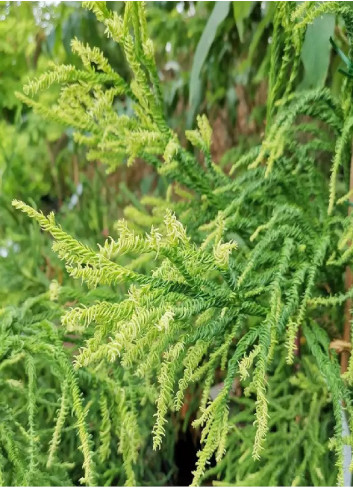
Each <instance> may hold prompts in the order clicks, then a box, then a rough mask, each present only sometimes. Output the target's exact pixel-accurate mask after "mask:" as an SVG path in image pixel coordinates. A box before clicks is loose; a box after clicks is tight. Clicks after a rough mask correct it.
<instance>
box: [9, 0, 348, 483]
mask: <svg viewBox="0 0 353 489" xmlns="http://www.w3.org/2000/svg"><path fill="white" fill-rule="evenodd" d="M84 3H85V7H86V8H88V9H90V10H92V11H93V12H94V13H95V15H96V16H97V19H98V20H99V21H100V22H102V23H103V25H104V27H105V33H106V35H107V36H108V37H109V38H111V39H113V40H114V41H115V42H116V43H118V44H119V45H120V46H121V48H122V49H123V51H124V53H125V57H126V61H127V64H128V65H129V67H130V76H129V77H128V79H126V78H123V77H122V76H121V75H120V74H119V73H117V72H115V71H113V69H112V68H111V66H110V65H109V62H108V60H107V59H106V58H105V57H104V54H103V53H102V52H100V51H99V50H98V49H97V48H94V47H91V46H88V45H83V44H82V43H80V41H78V40H77V39H74V40H73V41H72V49H73V51H74V52H75V53H76V54H77V55H78V56H80V58H81V60H82V68H81V69H78V68H75V67H73V66H70V65H65V66H53V68H52V70H51V71H50V72H48V73H46V74H44V75H41V76H40V77H39V78H37V79H33V80H31V81H30V82H29V83H28V84H27V85H26V86H25V87H24V93H23V94H22V93H21V94H18V97H19V98H20V99H21V100H22V101H24V102H25V103H27V104H28V105H29V106H31V107H33V109H34V110H35V111H37V112H38V113H39V114H41V115H42V116H44V117H46V118H49V119H53V120H55V121H57V122H60V123H62V124H64V125H67V126H69V127H72V128H74V130H75V133H74V137H75V140H76V141H77V142H78V143H79V144H82V145H84V146H85V147H87V148H88V152H87V157H88V159H99V160H101V161H102V162H104V163H105V164H106V166H107V169H108V170H110V171H113V170H114V169H115V168H116V167H117V166H118V165H120V164H122V163H124V162H127V164H128V165H132V164H136V165H137V164H138V160H141V159H143V160H145V161H147V162H148V163H150V164H151V165H152V166H153V167H154V168H155V169H156V171H157V172H158V173H159V174H160V175H162V176H163V177H164V178H167V179H168V181H169V182H170V186H169V189H168V192H167V194H166V196H165V198H164V199H163V198H156V197H150V196H145V197H144V198H143V203H144V205H145V206H146V207H147V208H148V209H149V213H143V212H142V211H140V210H137V209H134V210H131V209H130V211H129V214H128V218H129V219H128V221H127V220H120V221H118V222H117V223H116V226H115V232H116V237H115V238H114V237H109V238H108V239H107V240H106V241H105V243H103V244H101V245H98V246H97V248H92V247H89V246H87V245H86V244H84V243H81V242H80V241H78V240H77V239H75V238H74V237H73V236H71V235H69V234H68V233H66V232H65V230H64V229H62V227H61V226H60V224H59V223H57V222H56V220H55V216H54V214H53V213H51V214H49V215H48V216H45V215H44V214H43V213H41V212H40V211H38V210H36V209H33V208H32V207H30V206H28V205H27V204H25V203H23V202H19V201H16V200H15V201H14V202H13V205H14V206H15V207H16V208H17V209H20V210H21V211H23V212H25V213H26V214H27V215H28V216H29V217H31V218H32V219H35V220H36V221H37V222H38V223H39V225H40V226H41V228H42V229H43V230H45V231H47V232H48V233H50V234H51V236H52V238H53V240H54V241H53V249H54V251H55V252H56V253H57V254H58V256H59V257H60V259H62V260H63V261H64V263H65V266H66V269H67V271H68V273H69V274H70V275H71V276H72V277H73V278H76V279H80V280H81V281H82V282H84V283H85V284H86V286H88V288H89V289H92V292H89V294H87V295H86V294H85V293H82V294H81V295H80V297H79V298H78V302H79V303H80V304H79V305H75V307H72V308H67V307H65V306H64V304H65V302H64V303H63V306H62V307H63V308H65V312H64V313H63V315H62V318H61V323H62V326H61V327H60V328H56V327H55V326H53V325H52V324H51V323H50V319H49V316H50V313H49V311H50V310H51V309H50V307H52V306H50V307H49V309H48V312H45V311H46V310H47V309H45V311H44V313H43V314H44V319H42V320H41V321H40V322H39V324H38V322H34V323H33V321H35V320H34V319H33V317H32V320H31V322H29V323H26V325H27V326H26V327H28V333H26V334H19V331H20V330H21V331H22V322H23V321H24V319H23V318H24V317H25V316H23V315H21V314H22V313H20V312H19V313H16V315H15V316H11V320H7V321H6V322H5V326H4V331H3V335H4V341H3V342H1V345H5V346H2V348H5V349H6V352H5V351H4V352H3V358H5V360H3V361H2V365H3V364H4V362H7V363H5V367H4V368H7V367H6V365H9V362H10V364H11V365H12V363H16V365H17V364H18V362H20V361H22V359H23V362H24V363H23V367H21V368H22V370H21V372H22V374H21V375H23V376H25V378H26V379H27V380H26V390H25V391H24V392H23V395H25V396H26V399H27V400H26V403H25V405H24V404H22V412H21V416H22V415H23V416H27V418H26V419H27V421H22V422H20V421H19V418H18V416H19V414H18V413H11V412H10V411H9V412H8V416H12V418H11V420H12V423H13V426H17V425H18V423H20V426H21V439H14V437H13V436H12V435H11V434H9V435H7V436H6V437H5V438H4V439H5V440H6V442H5V443H3V445H2V452H1V458H0V461H1V467H2V472H3V473H4V474H7V475H3V480H5V481H7V479H4V478H5V477H11V476H9V475H8V474H11V471H13V472H12V473H13V474H15V472H16V466H17V465H16V464H18V463H19V462H18V457H17V455H16V450H18V445H20V446H22V445H24V444H26V445H27V450H28V454H29V471H28V472H27V473H26V477H27V479H28V477H30V476H32V475H33V474H34V473H35V471H42V472H43V473H44V474H45V473H46V472H45V468H44V467H45V465H44V461H43V456H44V455H43V453H38V448H37V446H38V437H40V439H41V441H44V440H45V436H48V435H47V431H45V436H44V434H43V436H41V435H40V434H39V433H37V432H36V417H35V412H36V410H38V409H39V408H40V409H44V406H43V407H42V404H44V405H45V406H46V405H47V403H43V402H42V401H43V399H44V397H43V394H42V393H41V392H39V391H38V381H39V379H42V377H41V376H40V377H39V375H40V371H41V368H43V367H41V365H42V363H41V362H45V361H47V362H48V365H50V368H51V369H52V370H53V372H52V374H53V375H54V377H55V378H56V379H57V380H56V382H57V384H58V385H57V390H58V391H59V392H60V396H59V397H60V401H59V410H58V412H57V414H55V413H53V409H51V415H50V416H49V417H46V421H47V423H48V426H52V425H53V423H54V418H55V419H56V421H55V425H54V427H52V431H51V441H50V447H51V448H50V452H49V459H47V461H46V462H45V463H46V466H47V465H48V464H50V463H53V464H54V465H55V464H56V463H59V461H58V459H56V458H55V457H56V455H55V450H56V448H58V447H59V445H60V442H61V440H64V438H65V439H66V431H65V430H67V429H69V428H68V427H70V426H73V424H72V419H70V417H69V416H72V417H74V418H75V419H76V421H75V430H76V431H77V433H78V437H79V440H80V448H81V452H82V468H83V479H82V482H85V483H87V484H90V485H93V484H95V483H102V482H103V483H105V482H106V481H107V480H108V481H109V477H108V478H107V475H106V474H105V472H107V471H108V472H109V471H110V470H111V472H109V474H110V475H111V474H113V475H111V476H112V477H113V478H114V477H115V474H114V470H116V471H120V470H121V464H122V467H123V471H124V474H125V475H124V476H121V477H122V478H124V479H125V481H126V483H127V484H137V483H141V482H143V475H141V465H142V467H143V464H144V463H146V465H147V461H146V460H147V459H146V457H144V456H143V454H144V450H147V449H148V446H149V445H148V444H149V436H150V434H151V436H152V439H153V448H154V449H155V450H158V449H160V448H161V447H162V445H163V444H164V443H168V434H169V430H170V426H171V423H170V418H171V415H172V414H171V413H176V414H177V413H179V412H180V410H181V409H182V408H183V409H185V407H186V408H188V407H189V409H190V410H191V409H193V408H192V407H191V406H192V405H194V404H195V403H193V404H191V403H185V399H186V396H187V395H189V394H190V393H191V396H192V397H193V400H194V401H195V402H196V404H197V409H196V413H195V412H192V413H189V417H191V418H192V419H193V421H192V425H193V427H194V428H195V429H196V430H197V432H199V433H200V442H201V448H200V450H199V452H198V457H197V463H196V467H195V470H194V472H193V482H192V484H193V485H195V486H197V485H200V484H201V483H203V482H205V481H206V480H209V479H213V478H215V479H217V480H220V481H221V482H222V481H223V482H227V483H233V484H238V485H242V484H244V485H247V484H256V483H258V484H269V485H275V484H278V485H283V484H288V485H292V484H293V485H298V484H300V485H305V484H308V485H320V484H326V485H327V484H330V483H333V482H334V481H333V478H335V480H336V481H337V483H338V484H343V481H344V477H346V472H347V470H348V467H346V465H347V464H346V461H345V458H344V453H345V452H344V447H345V446H346V445H348V446H351V445H352V440H351V435H350V431H352V429H353V417H352V390H351V385H352V382H353V361H350V362H349V365H348V369H347V370H346V371H345V372H344V373H343V375H342V374H341V372H340V365H339V361H338V360H339V358H338V355H337V353H336V351H335V348H334V345H335V343H332V341H333V340H336V339H338V338H340V337H341V336H342V331H343V326H344V314H343V309H344V305H345V304H347V301H349V300H350V299H351V298H352V296H353V288H352V287H351V286H349V287H347V285H346V284H345V273H346V268H347V267H350V265H351V260H352V255H353V245H352V234H353V231H352V229H353V227H352V224H353V223H352V219H353V217H352V215H351V214H350V213H349V212H347V208H348V206H347V203H348V204H349V205H350V204H351V200H352V193H353V191H352V188H351V187H352V185H350V157H351V137H352V132H353V111H352V81H351V77H352V70H351V64H350V63H351V62H350V57H351V49H352V42H353V38H352V35H353V31H352V29H353V27H352V26H353V11H352V10H351V8H350V7H349V5H348V4H346V3H345V2H341V3H340V2H325V3H320V2H305V3H302V4H300V5H297V4H295V3H292V2H282V3H278V4H277V5H276V12H275V17H274V24H273V35H272V41H271V48H270V50H271V51H270V66H269V77H268V79H269V87H268V101H267V116H266V133H265V134H264V137H263V141H262V144H261V145H260V146H256V147H252V148H251V149H250V150H249V151H248V152H246V153H244V154H243V155H242V156H241V157H240V158H239V159H238V160H237V161H234V163H233V165H232V168H231V169H230V171H229V172H225V171H223V170H222V169H221V168H220V167H219V166H218V165H216V164H215V163H214V162H213V160H212V155H211V143H212V128H211V127H210V124H209V122H208V120H207V118H206V116H205V115H199V116H198V117H197V126H196V127H195V129H193V130H188V131H186V133H185V136H186V138H187V140H188V142H189V143H188V146H187V147H185V146H183V145H182V144H181V142H180V138H179V137H178V135H177V132H176V131H175V130H173V129H172V128H171V127H169V126H168V124H167V121H166V118H165V114H164V108H163V97H162V88H163V87H161V84H160V80H159V76H158V68H157V66H156V64H155V60H154V52H153V43H152V41H151V40H150V39H149V38H148V34H147V26H146V19H145V14H144V6H143V4H142V3H139V2H126V4H125V10H124V15H123V16H120V15H118V14H117V13H116V12H114V11H112V10H110V9H109V5H106V4H105V3H104V2H84ZM327 13H331V14H334V15H335V16H337V17H339V18H340V19H343V22H344V26H345V35H346V36H347V39H348V43H349V53H348V57H347V56H346V55H343V53H342V52H341V51H339V50H338V48H336V50H337V51H338V52H339V53H340V54H341V56H342V57H343V59H344V61H345V62H346V64H347V70H346V71H345V74H343V75H342V76H343V83H342V89H341V93H340V94H339V96H338V97H334V96H333V95H332V92H331V91H330V89H329V88H327V87H326V88H320V89H315V90H309V91H299V90H297V87H298V84H299V80H300V54H301V50H302V46H303V42H304V37H305V32H306V29H307V26H308V25H309V24H310V23H311V22H313V21H314V19H315V18H317V17H319V16H321V15H323V14H327ZM344 75H345V76H344ZM52 84H59V85H60V86H61V87H62V88H61V92H60V97H59V99H58V101H57V104H56V105H55V106H44V105H42V104H40V103H39V102H38V101H37V99H36V95H37V93H38V92H41V91H43V90H45V89H47V88H48V87H50V86H51V85H52ZM120 97H123V98H124V100H129V101H131V104H132V108H133V113H131V112H129V111H128V110H127V111H126V112H124V113H122V112H119V111H117V110H116V101H117V100H118V99H119V98H120ZM146 263H148V264H149V265H150V267H148V266H147V267H146V266H145V265H146ZM149 270H150V271H149ZM107 290H110V293H107V292H106V291H107ZM99 291H102V292H101V294H102V295H99V294H100V293H99ZM104 291H105V292H104ZM90 294H91V295H90ZM95 294H97V295H95ZM105 294H107V296H105ZM90 298H91V299H90ZM348 304H349V302H348ZM6 314H8V313H6ZM11 314H12V313H11ZM46 314H47V315H48V317H47V316H46ZM42 331H43V332H42ZM68 332H69V333H71V334H74V337H75V342H76V346H77V348H76V351H74V352H73V354H74V362H73V364H72V363H71V361H70V355H69V353H68V352H67V351H66V350H67V349H66V350H65V351H64V353H63V349H64V347H63V341H64V338H65V334H67V333H68ZM299 345H301V346H300V348H299ZM6 355H7V357H6ZM46 355H49V357H50V360H49V359H48V360H44V359H45V358H46ZM11 362H12V363H11ZM23 369H24V370H23ZM48 375H49V374H48ZM36 378H37V379H38V380H37V381H36ZM81 378H82V382H84V383H86V384H85V387H84V388H83V387H80V379H81ZM220 379H221V380H222V384H221V389H220V392H219V393H218V394H217V395H216V396H214V395H212V387H213V386H214V384H215V383H216V382H218V381H219V380H220ZM44 380H45V377H44V379H43V381H42V380H41V385H42V384H43V386H42V388H43V389H45V382H44ZM14 382H15V381H12V382H11V381H10V383H9V382H8V381H7V384H9V385H7V387H6V389H11V388H12V387H14V388H15V389H16V388H17V386H12V385H11V383H12V384H14ZM15 383H16V382H15ZM50 385H52V384H50ZM51 389H53V387H51ZM80 389H81V390H80ZM6 392H9V391H6ZM80 392H81V394H80ZM53 394H54V393H53ZM8 395H9V396H10V393H9V394H8ZM40 402H41V404H40ZM57 403H58V401H57V399H56V400H54V398H53V401H52V404H50V406H52V407H53V408H54V406H56V405H57ZM8 404H9V405H10V402H9V403H8ZM70 408H71V410H72V413H71V414H70V413H69V411H70ZM46 409H48V410H49V404H48V407H47V408H46ZM89 419H92V420H93V421H92V422H91V423H89V421H88V420H89ZM168 421H169V422H168ZM23 423H25V424H26V423H27V424H26V426H27V428H24V427H23ZM347 423H348V426H349V429H348V428H347V426H346V425H347ZM9 426H12V425H9ZM11 429H14V428H11ZM40 429H41V430H47V429H49V428H43V427H41V428H40ZM49 431H50V429H49ZM97 433H99V437H100V440H101V443H100V445H99V444H98V445H97V440H96V437H97V436H98V435H97ZM170 436H171V437H173V433H171V434H170ZM113 439H114V440H117V439H118V452H119V454H121V462H119V460H120V459H118V458H117V453H116V452H117V449H116V442H115V445H113V441H112V440H113ZM6 443H7V445H6ZM72 443H73V442H72ZM71 446H72V445H71ZM60 454H61V457H62V460H65V462H64V464H61V465H60V469H59V468H58V471H59V470H60V471H65V470H66V466H67V464H69V457H68V458H67V459H66V456H65V451H61V452H60ZM119 456H120V455H119ZM162 456H163V453H162ZM42 461H43V463H42ZM105 461H106V465H105V466H104V463H103V462H105ZM119 463H120V465H119ZM210 463H211V464H212V467H211V468H209V464H210ZM5 464H6V469H5V468H4V467H5ZM65 464H66V465H65ZM9 467H11V468H9ZM103 467H105V469H103ZM351 468H352V467H351ZM16 473H17V474H19V472H18V471H17V472H16ZM60 474H61V472H58V477H60ZM104 474H105V475H104ZM110 475H109V476H110ZM13 477H15V476H13ZM65 477H66V476H65ZM27 479H24V480H25V481H27ZM11 480H12V479H11ZM13 480H15V479H13ZM16 480H17V479H16ZM111 480H113V479H111ZM114 480H115V481H116V479H114ZM118 480H119V482H120V481H121V479H118ZM108 483H109V482H108Z"/></svg>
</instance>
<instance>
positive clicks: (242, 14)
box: [232, 2, 254, 42]
mask: <svg viewBox="0 0 353 489" xmlns="http://www.w3.org/2000/svg"><path fill="white" fill-rule="evenodd" d="M232 3H233V15H234V20H235V24H236V26H237V29H238V34H239V38H240V42H243V41H244V22H243V21H244V19H246V17H248V16H249V15H250V13H251V11H252V9H253V6H254V2H232Z"/></svg>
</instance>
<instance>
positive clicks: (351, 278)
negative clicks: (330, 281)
mask: <svg viewBox="0 0 353 489" xmlns="http://www.w3.org/2000/svg"><path fill="white" fill-rule="evenodd" d="M352 188H353V144H352V150H351V166H350V176H349V190H352ZM352 205H353V200H352V197H350V198H349V202H348V215H350V214H351V212H352ZM348 246H351V243H348ZM352 284H353V275H352V269H351V267H350V266H347V267H346V274H345V289H346V290H349V289H350V288H351V287H352ZM351 310H352V299H347V301H346V304H345V308H344V326H343V336H342V339H343V340H344V341H348V342H349V341H350V340H351V320H352V313H351ZM349 355H350V352H349V351H346V350H343V351H342V354H341V373H344V372H346V370H347V368H348V360H349Z"/></svg>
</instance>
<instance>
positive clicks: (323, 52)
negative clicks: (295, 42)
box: [300, 14, 335, 89]
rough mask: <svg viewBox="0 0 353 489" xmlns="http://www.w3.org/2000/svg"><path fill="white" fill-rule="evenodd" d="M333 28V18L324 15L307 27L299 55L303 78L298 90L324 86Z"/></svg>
mask: <svg viewBox="0 0 353 489" xmlns="http://www.w3.org/2000/svg"><path fill="white" fill-rule="evenodd" d="M334 28H335V16H334V15H332V14H325V15H323V16H322V17H318V18H316V19H315V20H314V22H313V23H312V24H311V25H309V26H308V28H307V31H306V34H305V39H304V44H303V48H302V53H301V59H302V61H303V65H304V78H303V81H302V83H301V84H300V89H311V88H320V87H322V86H323V85H324V83H325V80H326V76H327V70H328V67H329V63H330V53H331V45H330V37H331V36H332V35H333V31H334Z"/></svg>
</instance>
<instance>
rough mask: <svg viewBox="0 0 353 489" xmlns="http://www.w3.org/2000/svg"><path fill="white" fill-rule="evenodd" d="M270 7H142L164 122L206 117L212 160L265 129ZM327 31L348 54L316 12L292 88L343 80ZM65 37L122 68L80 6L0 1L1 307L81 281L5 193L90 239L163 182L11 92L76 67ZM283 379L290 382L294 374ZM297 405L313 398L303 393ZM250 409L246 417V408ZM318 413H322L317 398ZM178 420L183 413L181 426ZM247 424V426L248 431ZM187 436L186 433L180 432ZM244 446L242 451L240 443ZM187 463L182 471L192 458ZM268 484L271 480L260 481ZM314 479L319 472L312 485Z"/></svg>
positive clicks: (335, 86) (188, 122) (118, 6)
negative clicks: (52, 71)
mask: <svg viewBox="0 0 353 489" xmlns="http://www.w3.org/2000/svg"><path fill="white" fill-rule="evenodd" d="M109 6H110V8H112V9H115V10H117V11H120V10H122V9H123V3H122V2H110V5H109ZM275 6H276V5H275V2H259V1H249V2H248V1H245V2H229V1H224V2H202V1H199V2H173V1H160V2H148V4H147V16H148V26H149V31H150V37H151V38H152V39H153V41H154V45H155V49H156V57H157V65H158V66H159V68H160V73H159V75H160V78H161V79H162V80H163V86H164V98H165V107H166V111H167V117H168V119H169V122H170V125H171V126H172V127H173V128H175V130H176V131H177V132H178V133H179V135H180V137H181V139H182V140H183V134H184V130H185V129H186V128H189V127H192V126H193V125H194V120H195V116H196V114H198V113H206V114H207V115H208V118H209V120H210V122H211V125H212V127H213V145H212V152H213V157H214V160H215V161H216V162H218V163H219V164H220V165H224V166H228V165H230V164H231V162H233V161H234V160H235V158H236V157H237V156H238V155H240V154H241V153H242V151H244V150H245V149H248V148H250V147H251V146H253V145H254V144H256V143H257V142H258V141H259V140H260V139H261V137H262V136H263V134H264V132H265V130H266V123H265V115H266V114H265V104H266V97H267V76H268V65H269V55H270V51H269V46H270V44H271V34H272V20H273V14H274V10H275ZM330 36H332V37H334V39H335V41H336V43H337V45H338V46H339V47H340V48H341V49H342V50H343V51H345V52H346V51H347V39H346V37H345V34H344V31H343V30H342V29H341V27H340V23H339V20H338V21H337V19H334V18H333V17H332V16H331V15H324V16H323V17H321V18H319V19H317V20H315V22H314V23H313V24H312V25H311V26H310V27H309V29H308V31H307V34H306V39H305V42H304V46H303V50H302V54H301V58H302V66H301V73H302V81H301V84H300V85H299V88H298V90H301V89H307V88H317V87H320V86H323V85H325V84H328V83H329V84H330V87H331V90H333V91H334V92H336V93H338V91H339V88H340V85H341V83H342V77H341V76H340V74H339V73H338V68H339V66H340V63H341V62H340V59H339V57H338V56H333V52H332V49H331V46H330V44H329V38H330ZM74 37H77V38H78V39H80V40H81V41H84V42H89V43H90V45H91V46H94V45H95V46H98V47H100V48H101V49H102V50H103V52H104V53H105V54H106V56H107V58H108V59H109V61H110V63H111V65H112V66H113V68H119V72H124V64H125V60H124V58H123V56H122V53H121V51H120V50H119V48H118V47H117V45H116V44H115V43H113V42H112V41H111V40H108V39H107V38H106V37H105V36H104V35H103V31H102V25H100V24H99V23H98V22H97V21H96V18H95V16H94V15H93V14H92V13H91V12H89V11H86V10H85V9H83V8H82V7H81V4H80V2H55V1H54V2H16V1H15V2H0V131H1V139H0V302H1V304H2V305H3V306H7V305H13V306H20V305H21V304H22V303H24V301H25V300H26V299H27V298H28V297H32V296H35V295H39V294H41V293H43V292H44V291H46V290H48V287H49V284H50V283H51V281H52V280H54V279H55V280H57V281H58V282H59V284H61V283H63V279H64V277H65V284H66V285H71V286H72V287H74V288H75V287H79V285H77V284H75V283H74V282H73V281H71V280H70V278H69V277H68V276H67V274H66V271H65V269H64V267H63V265H62V264H61V263H60V262H59V261H58V259H57V258H56V257H55V255H54V253H52V252H51V249H50V243H49V240H48V238H47V236H44V235H42V233H41V231H40V230H39V228H38V227H37V225H36V224H35V223H34V222H33V223H32V221H30V220H29V219H27V218H26V217H25V216H23V215H21V214H20V213H19V212H16V211H15V210H14V209H13V208H12V206H11V201H12V199H14V198H16V199H21V200H24V201H26V202H28V203H30V204H32V205H33V206H35V207H37V208H40V209H42V210H43V211H44V212H49V211H51V210H54V211H55V212H56V213H57V215H58V222H60V223H61V224H62V226H63V227H64V228H65V230H66V231H68V232H69V233H71V234H74V235H75V236H76V237H78V238H79V239H81V240H82V241H84V242H89V243H93V244H95V243H97V242H98V243H101V242H102V241H103V240H104V239H105V238H106V237H107V236H108V235H109V234H113V233H114V231H113V227H112V226H113V223H114V222H115V221H116V220H117V219H118V218H119V217H122V216H123V215H124V213H125V214H127V215H130V216H131V215H132V214H133V212H132V211H131V209H133V208H137V209H141V207H143V204H141V203H140V198H141V197H142V196H143V195H146V194H149V195H155V196H159V195H164V194H165V191H166V189H167V183H166V182H165V181H164V179H163V177H161V176H158V175H157V174H156V173H155V172H154V170H153V168H151V167H148V166H147V165H145V164H144V163H143V162H140V163H139V164H137V165H135V166H133V167H131V168H127V167H126V166H122V167H120V168H119V169H118V170H117V171H115V172H114V173H111V174H109V175H108V174H106V172H105V169H104V167H103V166H102V165H101V163H100V162H99V161H94V162H90V163H88V162H87V161H86V158H85V153H84V150H83V149H82V148H79V147H78V146H77V145H76V144H75V143H74V141H73V138H72V133H71V131H70V129H67V128H63V127H61V126H59V125H57V124H55V123H53V122H48V121H45V120H43V119H41V118H40V117H39V116H38V115H36V114H35V113H34V112H33V111H31V110H30V109H29V108H28V107H25V106H23V105H22V103H21V102H20V101H19V100H18V99H17V98H16V96H15V92H16V91H17V90H18V91H20V90H21V89H22V86H23V84H24V83H25V82H26V80H27V79H28V78H29V77H32V76H33V74H34V73H36V75H38V74H40V73H42V72H44V71H45V70H46V69H47V67H48V65H49V64H50V63H66V64H74V65H75V64H76V63H78V59H77V57H76V56H75V55H73V54H72V53H71V49H70V41H71V39H72V38H74ZM126 73H127V70H126ZM56 90H57V89H56V88H52V89H51V90H48V91H45V92H44V93H43V94H42V95H41V97H46V98H51V101H54V100H55V99H56V96H57V92H56ZM119 103H125V106H124V110H126V111H127V112H128V111H129V110H130V108H129V102H128V101H125V102H119ZM184 142H185V144H187V142H186V141H185V140H184ZM143 266H148V264H144V265H143ZM58 316H59V313H58ZM292 385H296V384H295V381H294V380H293V382H292ZM320 388H322V389H323V387H322V386H321V387H320ZM303 395H304V394H303ZM325 396H327V393H325ZM325 399H326V397H325ZM190 402H192V396H191V400H190ZM305 402H307V403H310V402H311V401H310V399H306V398H305ZM249 409H250V411H249V412H251V410H252V409H253V406H250V407H249ZM285 409H287V407H286V406H285V404H284V405H283V410H285ZM313 409H314V408H313ZM315 409H316V408H315ZM317 409H318V410H321V411H320V413H322V412H323V411H324V405H322V406H321V405H320V407H319V408H317ZM283 410H282V411H281V413H282V414H283V412H284V411H283ZM315 412H316V411H315ZM320 415H322V414H320ZM244 416H245V415H244ZM188 421H189V420H188V419H187V420H184V431H185V430H186V428H187V426H188ZM326 422H327V423H330V422H331V419H327V420H326ZM252 429H253V427H252V425H251V426H250V425H249V430H252ZM188 436H189V435H188V434H187V433H186V434H185V437H188ZM190 436H191V435H190ZM249 439H251V437H250V438H249ZM188 440H189V439H188ZM189 441H190V440H189ZM243 449H244V450H245V449H247V447H246V446H245V445H244V447H243V448H239V450H243ZM184 450H185V447H184ZM238 455H239V454H237V456H238ZM177 456H178V455H176V457H177ZM189 458H190V461H189V462H190V463H189V465H190V466H191V468H192V464H193V459H192V456H190V457H189ZM183 463H184V462H182V463H180V464H179V472H180V473H184V472H185V474H190V471H191V468H190V467H189V466H187V467H186V466H184V467H183ZM228 463H229V460H228V459H225V462H224V464H223V466H222V471H223V473H222V474H221V475H222V477H223V476H224V477H225V478H226V480H227V481H228V480H229V477H230V474H231V472H229V471H230V470H231V469H230V468H228V466H227V464H228ZM172 472H173V471H172ZM173 473H174V472H173ZM211 475H212V470H211V472H210V474H209V476H211ZM218 476H219V474H218ZM261 477H262V476H261ZM325 480H328V479H325ZM330 480H331V479H330ZM269 481H270V482H271V481H272V482H273V480H272V479H271V478H270V477H269ZM280 481H281V479H279V482H280ZM163 482H164V483H165V482H166V481H165V480H164V481H163ZM182 482H185V481H183V480H182V478H179V483H182ZM240 482H241V480H240ZM240 482H239V483H240ZM246 482H249V483H250V482H251V481H246ZM275 482H278V480H276V481H275ZM320 482H321V479H320V477H319V476H318V480H317V483H318V485H319V484H320Z"/></svg>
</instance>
